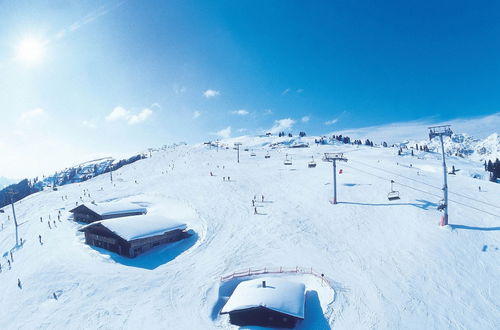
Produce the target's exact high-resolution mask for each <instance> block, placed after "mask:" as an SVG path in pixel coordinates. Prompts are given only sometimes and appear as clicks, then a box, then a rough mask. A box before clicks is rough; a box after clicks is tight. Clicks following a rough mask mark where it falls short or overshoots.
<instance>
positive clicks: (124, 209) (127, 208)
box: [84, 202, 148, 215]
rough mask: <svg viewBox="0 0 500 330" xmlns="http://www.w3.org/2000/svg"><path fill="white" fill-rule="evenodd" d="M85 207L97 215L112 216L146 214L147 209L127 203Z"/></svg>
mask: <svg viewBox="0 0 500 330" xmlns="http://www.w3.org/2000/svg"><path fill="white" fill-rule="evenodd" d="M84 206H85V207H87V208H89V209H90V210H92V211H94V212H95V213H97V214H99V215H114V214H124V213H147V211H148V209H147V208H145V207H142V206H138V205H135V204H132V203H127V202H109V203H99V204H92V203H90V204H84Z"/></svg>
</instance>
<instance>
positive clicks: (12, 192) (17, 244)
mask: <svg viewBox="0 0 500 330" xmlns="http://www.w3.org/2000/svg"><path fill="white" fill-rule="evenodd" d="M8 194H9V195H10V205H11V206H12V215H13V216H14V225H15V226H16V246H19V233H18V229H17V227H18V224H17V218H16V209H15V208H14V200H13V199H12V196H13V195H15V194H17V193H16V192H14V191H12V190H9V192H8Z"/></svg>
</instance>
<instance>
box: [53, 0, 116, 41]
mask: <svg viewBox="0 0 500 330" xmlns="http://www.w3.org/2000/svg"><path fill="white" fill-rule="evenodd" d="M125 2H126V1H125V0H124V1H118V2H114V3H110V4H106V5H102V6H100V7H99V8H97V9H96V10H94V11H93V12H91V13H89V14H87V15H86V16H84V17H83V18H81V19H79V20H77V21H75V22H74V23H72V24H71V25H70V26H68V27H67V28H64V29H62V30H60V31H59V32H57V33H56V35H55V38H56V39H61V38H64V37H65V36H66V35H67V34H68V33H71V32H75V31H77V30H79V29H80V28H82V27H83V26H85V25H87V24H89V23H91V22H93V21H95V20H96V19H97V18H99V17H101V16H104V15H106V14H108V13H109V12H110V11H112V10H114V9H116V8H118V7H120V6H121V5H123V4H124V3H125Z"/></svg>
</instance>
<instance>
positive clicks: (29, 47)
mask: <svg viewBox="0 0 500 330" xmlns="http://www.w3.org/2000/svg"><path fill="white" fill-rule="evenodd" d="M43 53H44V46H43V43H42V42H41V41H40V40H37V39H34V38H28V39H24V40H23V41H21V43H20V44H19V45H18V47H17V57H18V58H19V59H20V60H22V61H25V62H28V63H35V62H39V61H40V60H41V59H42V57H43Z"/></svg>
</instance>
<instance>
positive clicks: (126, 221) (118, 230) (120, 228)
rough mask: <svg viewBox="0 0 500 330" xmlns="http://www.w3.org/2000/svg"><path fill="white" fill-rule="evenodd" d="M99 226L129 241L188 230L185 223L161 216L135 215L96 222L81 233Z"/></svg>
mask: <svg viewBox="0 0 500 330" xmlns="http://www.w3.org/2000/svg"><path fill="white" fill-rule="evenodd" d="M98 224H101V225H102V226H104V227H106V228H108V229H109V230H111V231H112V232H113V233H115V234H116V235H118V236H120V237H121V238H123V239H125V240H127V241H132V240H136V239H141V238H147V237H152V236H158V235H162V234H164V233H166V232H169V231H173V230H177V229H178V230H185V229H186V224H185V223H182V222H179V221H176V220H173V219H169V218H167V217H164V216H161V215H135V216H130V217H123V218H113V219H108V220H101V221H96V222H93V223H91V224H90V225H87V226H85V227H83V228H82V229H80V231H84V229H87V228H91V227H94V226H96V225H98Z"/></svg>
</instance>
